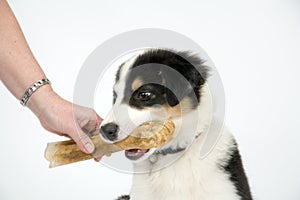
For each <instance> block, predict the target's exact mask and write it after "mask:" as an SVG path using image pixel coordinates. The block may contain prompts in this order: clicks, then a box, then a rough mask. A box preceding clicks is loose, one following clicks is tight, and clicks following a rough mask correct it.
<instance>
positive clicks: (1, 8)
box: [0, 0, 49, 99]
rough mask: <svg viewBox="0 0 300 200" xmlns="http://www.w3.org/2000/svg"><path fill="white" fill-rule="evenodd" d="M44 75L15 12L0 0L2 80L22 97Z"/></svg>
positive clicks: (0, 67) (0, 70)
mask: <svg viewBox="0 0 300 200" xmlns="http://www.w3.org/2000/svg"><path fill="white" fill-rule="evenodd" d="M44 77H45V74H44V72H43V70H42V69H41V68H40V66H39V64H38V62H37V61H36V59H35V58H34V56H33V54H32V52H31V50H30V48H29V46H28V44H27V42H26V40H25V37H24V35H23V33H22V31H21V28H20V26H19V24H18V22H17V20H16V18H15V16H14V14H13V12H12V11H11V9H10V7H9V5H8V4H7V2H6V1H5V0H0V78H1V81H2V82H3V83H4V84H5V86H6V87H7V88H8V89H9V90H10V92H11V93H12V94H13V95H14V96H15V97H16V98H17V99H20V98H21V97H22V95H23V94H24V92H25V91H26V89H28V87H30V86H31V85H32V84H33V83H35V82H36V81H38V80H40V79H42V78H44ZM43 87H44V86H43ZM47 87H49V86H47Z"/></svg>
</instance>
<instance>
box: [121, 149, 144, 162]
mask: <svg viewBox="0 0 300 200" xmlns="http://www.w3.org/2000/svg"><path fill="white" fill-rule="evenodd" d="M148 151H149V149H130V150H125V156H126V158H128V159H129V160H137V159H139V158H141V157H142V156H143V155H145V154H146V153H147V152H148Z"/></svg>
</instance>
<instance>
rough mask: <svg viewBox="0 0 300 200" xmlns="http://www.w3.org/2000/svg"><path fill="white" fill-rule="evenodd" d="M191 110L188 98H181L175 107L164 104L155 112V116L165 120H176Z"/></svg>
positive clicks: (190, 102)
mask: <svg viewBox="0 0 300 200" xmlns="http://www.w3.org/2000/svg"><path fill="white" fill-rule="evenodd" d="M191 110H192V101H191V99H190V98H189V97H185V98H183V99H182V100H181V101H180V102H179V104H177V105H176V106H173V107H172V106H170V105H169V104H164V105H162V107H161V108H160V109H158V110H157V112H155V111H154V112H155V114H156V115H160V116H163V117H164V118H165V119H176V118H180V117H182V116H183V115H184V114H186V113H188V112H189V111H191Z"/></svg>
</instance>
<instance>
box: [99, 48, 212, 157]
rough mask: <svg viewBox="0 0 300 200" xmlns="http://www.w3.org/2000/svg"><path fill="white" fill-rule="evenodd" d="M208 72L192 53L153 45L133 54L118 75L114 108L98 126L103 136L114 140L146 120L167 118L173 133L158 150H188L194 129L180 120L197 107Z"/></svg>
mask: <svg viewBox="0 0 300 200" xmlns="http://www.w3.org/2000/svg"><path fill="white" fill-rule="evenodd" d="M207 71H208V70H207V67H206V66H204V65H203V61H202V60H201V59H199V58H198V57H196V56H194V55H191V54H190V53H188V52H174V51H170V50H165V49H154V50H148V51H145V52H143V53H141V54H139V55H136V56H134V57H133V58H131V59H129V60H128V61H127V62H125V63H123V64H122V65H121V66H120V68H119V70H118V72H117V75H116V81H115V85H114V92H113V94H114V100H113V108H112V110H111V112H110V113H109V114H108V116H107V117H106V118H105V120H104V121H103V122H102V125H101V128H100V133H101V135H102V137H103V139H104V140H105V141H106V142H110V143H114V142H117V141H120V140H123V139H124V138H126V137H127V136H128V135H129V134H130V133H131V132H132V131H133V130H134V129H135V128H136V127H138V126H139V125H141V124H142V123H144V122H147V121H156V120H166V119H169V120H172V121H173V122H174V123H175V125H176V130H175V135H174V136H175V137H174V139H172V140H171V141H170V142H169V143H168V144H167V145H165V146H164V147H162V148H160V149H159V151H160V152H162V153H163V154H168V153H176V152H178V151H181V150H183V149H185V148H186V147H187V145H189V143H190V142H191V140H192V138H194V134H195V132H191V133H189V130H186V128H184V130H182V128H180V127H181V121H182V119H183V118H184V117H185V116H189V115H190V113H193V111H195V110H197V107H198V105H199V103H200V100H201V92H200V91H201V88H202V86H203V85H204V83H205V80H206V77H207ZM190 118H191V117H190ZM192 118H193V117H192ZM189 121H191V119H190V120H189ZM192 121H193V120H192ZM186 132H188V134H187V133H186ZM153 151H154V150H149V149H133V150H129V151H125V155H126V157H127V158H128V159H131V160H143V159H145V158H147V157H148V156H149V155H151V154H152V153H153ZM146 155H147V156H146ZM142 157H143V159H141V158H142Z"/></svg>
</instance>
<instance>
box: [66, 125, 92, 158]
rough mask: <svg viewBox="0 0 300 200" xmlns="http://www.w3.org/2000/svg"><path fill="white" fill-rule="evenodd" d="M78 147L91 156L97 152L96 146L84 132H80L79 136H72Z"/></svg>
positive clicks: (78, 132)
mask: <svg viewBox="0 0 300 200" xmlns="http://www.w3.org/2000/svg"><path fill="white" fill-rule="evenodd" d="M71 137H72V138H73V140H74V141H75V142H76V144H77V145H78V147H79V148H80V149H81V150H82V151H83V152H85V153H87V154H91V153H93V152H94V150H95V145H94V143H93V142H92V140H91V139H90V138H89V137H88V136H87V135H86V134H85V133H84V132H83V131H82V130H80V129H79V130H78V131H77V134H74V135H73V136H72V135H71Z"/></svg>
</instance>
